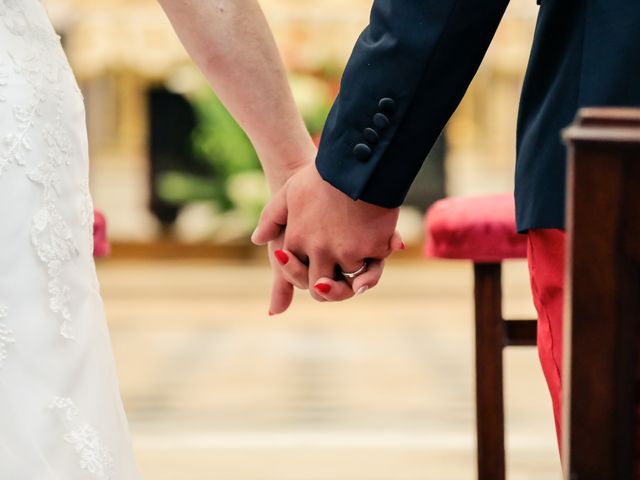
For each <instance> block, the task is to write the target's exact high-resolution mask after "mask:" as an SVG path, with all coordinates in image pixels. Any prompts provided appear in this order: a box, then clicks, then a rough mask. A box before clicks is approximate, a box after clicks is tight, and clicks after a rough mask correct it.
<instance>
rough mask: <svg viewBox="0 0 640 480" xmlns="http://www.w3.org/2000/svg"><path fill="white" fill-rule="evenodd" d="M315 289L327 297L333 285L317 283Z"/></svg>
mask: <svg viewBox="0 0 640 480" xmlns="http://www.w3.org/2000/svg"><path fill="white" fill-rule="evenodd" d="M313 288H315V289H316V290H317V291H319V292H320V293H324V294H325V295H326V294H327V293H329V292H330V291H331V285H329V284H327V283H317V284H316V285H315V286H314V287H313Z"/></svg>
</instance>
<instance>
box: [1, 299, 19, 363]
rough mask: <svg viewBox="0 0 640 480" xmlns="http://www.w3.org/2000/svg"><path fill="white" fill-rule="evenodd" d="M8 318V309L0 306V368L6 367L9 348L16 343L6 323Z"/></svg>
mask: <svg viewBox="0 0 640 480" xmlns="http://www.w3.org/2000/svg"><path fill="white" fill-rule="evenodd" d="M7 316H8V315H7V307H5V306H4V305H0V368H2V367H3V366H4V361H5V360H6V359H7V346H8V345H9V344H11V343H15V341H16V339H15V338H14V337H13V332H12V331H11V329H10V328H9V327H8V326H7V325H6V323H5V322H4V319H5V318H7Z"/></svg>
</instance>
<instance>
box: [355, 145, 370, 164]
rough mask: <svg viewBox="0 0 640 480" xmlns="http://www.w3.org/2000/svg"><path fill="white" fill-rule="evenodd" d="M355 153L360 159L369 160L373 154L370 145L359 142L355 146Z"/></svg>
mask: <svg viewBox="0 0 640 480" xmlns="http://www.w3.org/2000/svg"><path fill="white" fill-rule="evenodd" d="M353 154H354V155H355V157H356V158H357V159H358V160H363V161H364V160H367V159H368V158H369V157H370V156H371V148H369V145H366V144H364V143H359V144H357V145H356V146H355V147H353Z"/></svg>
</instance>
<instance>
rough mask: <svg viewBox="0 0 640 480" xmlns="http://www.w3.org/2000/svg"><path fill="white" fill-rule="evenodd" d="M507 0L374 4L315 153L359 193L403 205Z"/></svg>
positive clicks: (345, 186)
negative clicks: (368, 21) (367, 24)
mask: <svg viewBox="0 0 640 480" xmlns="http://www.w3.org/2000/svg"><path fill="white" fill-rule="evenodd" d="M508 1H509V0H375V2H374V5H373V9H372V12H371V19H370V23H369V26H368V27H367V28H366V29H365V30H364V32H363V33H362V34H361V35H360V37H359V39H358V41H357V43H356V45H355V48H354V50H353V53H352V54H351V58H350V59H349V62H348V64H347V67H346V69H345V72H344V75H343V77H342V82H341V87H340V94H339V95H338V98H337V99H336V102H335V103H334V105H333V107H332V109H331V112H330V114H329V117H328V119H327V123H326V124H325V128H324V130H323V133H322V140H321V142H320V148H319V151H318V157H317V159H316V166H317V168H318V171H319V172H320V175H321V176H322V177H323V178H324V179H325V180H326V181H328V182H329V183H331V184H332V185H333V186H335V187H336V188H338V189H339V190H341V191H343V192H344V193H346V194H347V195H349V196H350V197H351V198H353V199H354V200H355V199H361V200H364V201H367V202H370V203H374V204H376V205H380V206H383V207H389V208H391V207H397V206H399V205H400V204H401V203H402V202H403V201H404V198H405V196H406V194H407V191H408V190H409V187H410V186H411V183H412V181H413V179H414V178H415V176H416V175H417V173H418V170H419V169H420V166H421V165H422V163H423V161H424V159H425V158H426V156H427V154H428V152H429V150H430V149H431V147H432V146H433V144H434V143H435V141H436V140H437V138H438V136H439V135H440V132H441V131H442V129H443V128H444V125H445V124H446V122H447V121H448V119H449V117H450V116H451V114H452V113H453V111H454V110H455V108H456V107H457V105H458V103H459V102H460V100H461V98H462V96H463V95H464V92H465V91H466V89H467V87H468V85H469V83H470V82H471V79H472V78H473V76H474V75H475V73H476V71H477V69H478V67H479V65H480V62H481V61H482V58H483V57H484V54H485V52H486V50H487V48H488V46H489V43H490V42H491V39H492V38H493V35H494V33H495V31H496V29H497V27H498V24H499V22H500V20H501V18H502V15H503V14H504V11H505V9H506V7H507V4H508Z"/></svg>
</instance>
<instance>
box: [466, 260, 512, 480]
mask: <svg viewBox="0 0 640 480" xmlns="http://www.w3.org/2000/svg"><path fill="white" fill-rule="evenodd" d="M473 270H474V279H475V291H474V295H475V306H476V311H475V319H476V426H477V442H478V448H477V455H478V459H477V461H478V480H504V478H505V452H504V399H503V393H502V392H503V390H502V376H503V375H502V347H503V345H504V326H503V320H502V283H501V279H502V266H501V264H500V263H476V264H474V265H473Z"/></svg>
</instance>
